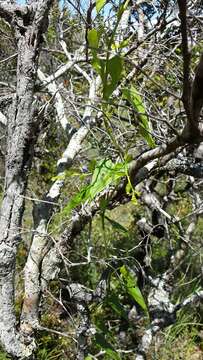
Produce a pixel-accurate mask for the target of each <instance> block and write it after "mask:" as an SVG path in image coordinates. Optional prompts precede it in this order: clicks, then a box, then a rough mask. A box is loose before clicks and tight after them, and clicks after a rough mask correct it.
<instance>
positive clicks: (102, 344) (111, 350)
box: [95, 333, 121, 360]
mask: <svg viewBox="0 0 203 360" xmlns="http://www.w3.org/2000/svg"><path fill="white" fill-rule="evenodd" d="M95 340H96V343H97V345H99V346H100V347H101V348H102V349H104V350H105V351H106V353H107V354H108V355H109V356H111V359H113V360H121V358H120V356H119V355H118V354H117V352H116V351H115V350H114V348H113V346H112V345H111V344H110V343H109V342H107V341H106V339H105V337H104V336H103V335H102V334H99V333H97V334H96V335H95Z"/></svg>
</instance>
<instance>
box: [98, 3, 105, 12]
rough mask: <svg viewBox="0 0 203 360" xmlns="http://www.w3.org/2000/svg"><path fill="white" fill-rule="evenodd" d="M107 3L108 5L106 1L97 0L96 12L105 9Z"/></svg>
mask: <svg viewBox="0 0 203 360" xmlns="http://www.w3.org/2000/svg"><path fill="white" fill-rule="evenodd" d="M105 3H106V0H96V10H97V12H100V10H101V9H102V8H103V6H104V5H105Z"/></svg>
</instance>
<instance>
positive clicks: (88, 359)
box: [85, 355, 93, 360]
mask: <svg viewBox="0 0 203 360" xmlns="http://www.w3.org/2000/svg"><path fill="white" fill-rule="evenodd" d="M92 359H93V358H92V356H91V355H88V356H86V357H85V360H92Z"/></svg>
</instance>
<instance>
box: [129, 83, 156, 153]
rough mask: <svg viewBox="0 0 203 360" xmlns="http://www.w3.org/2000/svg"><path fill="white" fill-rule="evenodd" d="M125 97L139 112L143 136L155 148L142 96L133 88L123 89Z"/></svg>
mask: <svg viewBox="0 0 203 360" xmlns="http://www.w3.org/2000/svg"><path fill="white" fill-rule="evenodd" d="M123 95H124V97H125V98H126V99H127V100H128V101H129V103H130V104H131V105H132V106H133V107H134V109H135V110H136V111H137V112H138V118H139V119H140V121H141V124H140V133H141V135H142V136H143V137H144V139H145V140H146V141H147V143H148V145H149V146H150V147H152V148H153V147H155V146H156V144H155V142H154V139H153V138H152V135H151V134H150V127H149V122H148V118H147V115H146V111H145V106H144V104H143V101H142V98H141V96H140V95H139V94H138V92H137V90H136V89H135V88H134V87H133V86H132V87H131V88H130V89H127V88H125V89H123Z"/></svg>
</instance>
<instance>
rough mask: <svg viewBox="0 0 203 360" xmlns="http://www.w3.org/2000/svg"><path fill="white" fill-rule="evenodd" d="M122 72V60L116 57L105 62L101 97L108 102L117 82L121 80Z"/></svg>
mask: <svg viewBox="0 0 203 360" xmlns="http://www.w3.org/2000/svg"><path fill="white" fill-rule="evenodd" d="M122 70H123V59H122V58H121V57H120V56H118V55H116V56H114V57H112V58H111V59H109V60H108V61H106V78H105V79H107V81H104V82H103V97H104V99H105V100H108V98H109V97H110V95H111V94H112V92H113V91H114V90H115V89H116V87H117V85H118V82H119V80H120V79H121V75H122Z"/></svg>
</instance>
